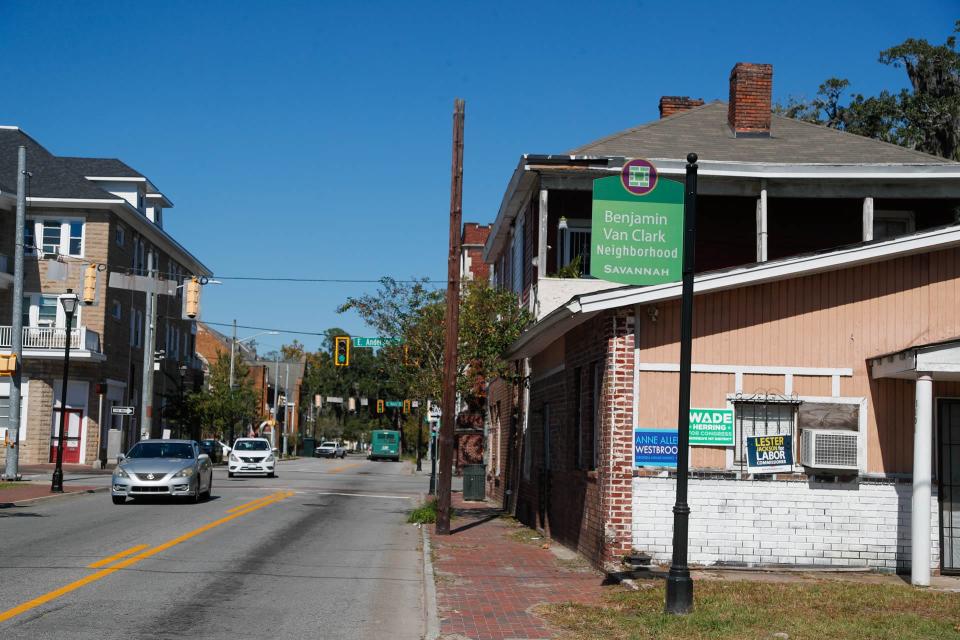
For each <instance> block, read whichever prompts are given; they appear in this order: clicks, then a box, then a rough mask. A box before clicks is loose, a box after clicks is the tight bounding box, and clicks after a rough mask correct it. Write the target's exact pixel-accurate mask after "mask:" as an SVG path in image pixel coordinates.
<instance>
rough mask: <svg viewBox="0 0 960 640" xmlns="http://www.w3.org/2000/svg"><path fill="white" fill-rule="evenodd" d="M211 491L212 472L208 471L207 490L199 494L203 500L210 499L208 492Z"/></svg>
mask: <svg viewBox="0 0 960 640" xmlns="http://www.w3.org/2000/svg"><path fill="white" fill-rule="evenodd" d="M211 491H213V472H212V471H211V472H210V481H209V482H207V490H206V491H204V492H203V493H201V494H200V497H201V498H202V499H203V501H204V502H206V501H207V500H209V499H210V492H211Z"/></svg>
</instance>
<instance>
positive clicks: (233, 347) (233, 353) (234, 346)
mask: <svg viewBox="0 0 960 640" xmlns="http://www.w3.org/2000/svg"><path fill="white" fill-rule="evenodd" d="M234 322H236V320H234ZM279 333H280V332H279V331H261V332H260V333H255V334H253V335H252V336H248V337H246V338H242V339H240V340H237V330H236V328H234V330H233V338H232V339H231V340H230V388H231V389H233V362H234V359H235V357H236V353H237V345H238V344H242V343H244V342H249V341H250V340H253V339H254V338H259V337H260V336H275V335H278V334H279Z"/></svg>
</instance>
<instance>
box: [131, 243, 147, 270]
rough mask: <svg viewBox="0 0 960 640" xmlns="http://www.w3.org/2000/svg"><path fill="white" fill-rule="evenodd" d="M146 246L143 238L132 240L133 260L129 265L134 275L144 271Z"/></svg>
mask: <svg viewBox="0 0 960 640" xmlns="http://www.w3.org/2000/svg"><path fill="white" fill-rule="evenodd" d="M145 258H146V247H145V245H144V243H143V240H142V239H140V238H136V239H134V241H133V262H132V263H131V265H130V266H131V267H132V268H133V273H134V275H138V276H142V275H144V273H146V260H145Z"/></svg>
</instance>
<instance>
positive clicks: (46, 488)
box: [0, 481, 105, 509]
mask: <svg viewBox="0 0 960 640" xmlns="http://www.w3.org/2000/svg"><path fill="white" fill-rule="evenodd" d="M11 485H13V486H11ZM99 489H100V490H105V489H104V488H102V487H100V488H99ZM96 490H98V487H88V486H78V485H69V484H65V485H64V487H63V493H53V492H52V491H50V483H49V482H25V481H20V482H16V483H13V482H4V483H0V509H2V508H8V507H13V506H22V505H24V504H31V503H33V502H35V501H38V500H43V499H46V498H54V497H60V496H64V495H67V494H71V493H90V492H93V491H96Z"/></svg>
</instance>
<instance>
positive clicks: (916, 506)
mask: <svg viewBox="0 0 960 640" xmlns="http://www.w3.org/2000/svg"><path fill="white" fill-rule="evenodd" d="M932 467H933V376H931V375H930V374H929V373H927V372H920V371H918V372H917V392H916V413H915V422H914V428H913V500H912V505H911V507H912V509H911V518H910V583H911V584H914V585H918V586H923V587H926V586H929V585H930V491H931V488H930V484H931V482H932V477H933V473H932V471H933V470H932Z"/></svg>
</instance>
